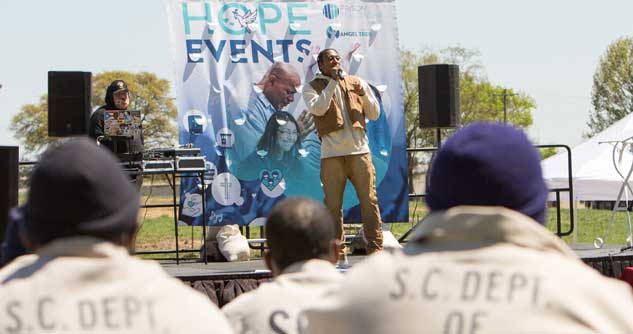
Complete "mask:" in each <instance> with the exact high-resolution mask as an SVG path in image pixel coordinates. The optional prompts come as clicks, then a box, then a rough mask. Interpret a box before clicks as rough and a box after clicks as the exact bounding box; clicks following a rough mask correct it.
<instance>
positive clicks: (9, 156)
mask: <svg viewBox="0 0 633 334" xmlns="http://www.w3.org/2000/svg"><path fill="white" fill-rule="evenodd" d="M18 155H19V149H18V147H17V146H0V242H1V241H2V240H4V231H5V229H6V227H7V223H8V222H9V210H11V208H12V207H14V206H16V205H18Z"/></svg>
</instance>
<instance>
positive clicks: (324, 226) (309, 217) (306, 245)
mask: <svg viewBox="0 0 633 334" xmlns="http://www.w3.org/2000/svg"><path fill="white" fill-rule="evenodd" d="M336 239H337V238H336V232H335V230H334V219H333V218H332V216H331V215H330V212H329V211H328V210H327V209H326V208H325V207H324V206H323V205H322V204H321V203H319V202H317V201H315V200H313V199H309V198H306V197H290V198H287V199H285V200H283V201H281V202H279V203H277V204H276V205H275V206H274V207H273V208H272V210H271V211H270V214H269V215H268V219H267V220H266V241H267V243H268V247H269V249H270V253H271V256H272V259H273V261H274V262H275V263H276V264H277V265H278V266H279V268H280V270H284V269H286V268H287V267H288V266H290V265H291V264H293V263H297V262H300V261H307V260H310V259H325V258H327V257H328V256H329V255H330V254H331V252H332V243H333V242H335V241H336Z"/></svg>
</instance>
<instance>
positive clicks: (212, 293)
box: [161, 244, 633, 306]
mask: <svg viewBox="0 0 633 334" xmlns="http://www.w3.org/2000/svg"><path fill="white" fill-rule="evenodd" d="M622 247H623V246H612V245H607V246H604V247H603V248H602V249H595V248H594V247H593V245H585V244H577V245H572V249H573V250H574V251H575V252H576V254H578V256H579V257H580V258H581V259H582V260H583V262H585V263H586V264H587V265H589V266H590V267H592V268H594V269H596V270H598V271H599V272H600V273H602V274H603V275H605V276H609V277H619V276H620V274H621V273H622V271H623V270H624V268H626V267H630V266H633V250H631V249H628V250H624V251H621V249H622ZM365 257H366V256H349V257H348V259H349V262H350V264H351V266H352V267H353V266H354V265H355V264H357V263H358V262H360V261H362V260H363V259H365ZM161 265H162V266H163V268H164V269H165V271H167V273H169V274H170V275H171V276H173V277H176V278H178V279H180V280H182V281H183V282H185V283H186V284H188V285H190V286H191V287H193V288H194V289H196V290H199V291H201V292H203V293H204V294H206V295H207V296H208V297H209V298H210V299H211V300H212V301H213V302H215V303H216V304H218V305H219V306H223V305H224V304H226V303H228V302H229V301H231V300H232V299H233V298H235V297H237V296H238V295H240V294H241V293H244V292H247V291H250V290H253V289H255V288H257V286H259V284H261V283H262V282H266V281H270V280H271V279H272V275H271V273H270V271H269V270H267V268H266V265H265V264H264V261H263V260H259V259H257V260H251V261H243V262H209V263H208V264H204V263H201V262H186V261H180V264H176V263H174V262H171V263H161ZM343 271H344V270H343Z"/></svg>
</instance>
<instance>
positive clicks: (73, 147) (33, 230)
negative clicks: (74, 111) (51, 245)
mask: <svg viewBox="0 0 633 334" xmlns="http://www.w3.org/2000/svg"><path fill="white" fill-rule="evenodd" d="M138 196H139V195H138V192H137V191H136V189H135V188H134V186H132V184H131V183H130V181H129V179H128V177H126V175H125V174H124V173H123V170H122V169H121V167H120V166H119V164H118V162H117V160H116V158H115V157H114V156H113V155H112V153H110V152H109V151H107V150H105V149H103V148H100V147H99V146H97V145H96V144H95V143H94V142H93V141H92V140H89V139H88V138H79V139H73V140H71V141H68V142H66V143H64V144H62V145H60V146H58V147H55V148H52V149H50V150H49V151H47V152H46V153H45V154H44V155H43V156H42V158H41V160H40V161H39V162H38V164H37V165H36V167H35V169H34V170H33V174H32V175H31V185H30V190H29V196H28V200H27V202H26V204H25V206H24V229H25V236H26V239H27V240H28V241H29V242H30V243H31V244H32V246H33V247H34V248H38V247H39V246H43V245H45V244H46V243H48V242H50V241H53V240H55V239H60V238H66V237H74V236H92V237H96V238H100V239H104V240H107V241H110V242H113V243H116V244H121V245H125V243H127V242H129V241H130V239H131V237H132V236H133V235H134V233H135V231H136V229H137V214H138V209H139V197H138Z"/></svg>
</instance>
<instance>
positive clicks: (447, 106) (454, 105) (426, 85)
mask: <svg viewBox="0 0 633 334" xmlns="http://www.w3.org/2000/svg"><path fill="white" fill-rule="evenodd" d="M418 92H419V95H418V96H419V100H418V101H419V104H418V106H419V108H420V127H421V128H454V127H457V126H458V125H459V66H457V65H453V64H433V65H422V66H418Z"/></svg>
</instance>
